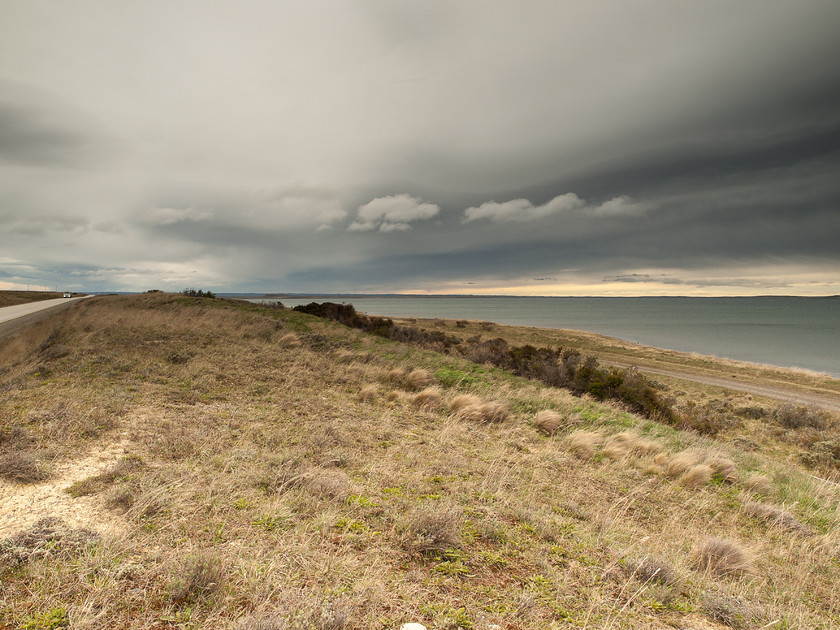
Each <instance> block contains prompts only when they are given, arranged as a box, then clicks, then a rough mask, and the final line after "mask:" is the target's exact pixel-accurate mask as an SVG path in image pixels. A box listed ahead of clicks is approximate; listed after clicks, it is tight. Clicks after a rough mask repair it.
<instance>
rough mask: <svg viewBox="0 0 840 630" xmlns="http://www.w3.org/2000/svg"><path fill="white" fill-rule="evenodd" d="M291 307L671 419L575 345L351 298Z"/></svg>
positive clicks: (629, 377) (622, 373)
mask: <svg viewBox="0 0 840 630" xmlns="http://www.w3.org/2000/svg"><path fill="white" fill-rule="evenodd" d="M294 310H296V311H299V312H302V313H308V314H309V315H315V316H316V317H322V318H325V319H331V320H333V321H337V322H339V323H342V324H344V325H345V326H349V327H351V328H358V329H361V330H364V331H366V332H369V333H371V334H374V335H379V336H380V337H385V338H386V339H393V340H394V341H400V342H402V343H408V344H413V345H417V346H423V347H426V348H430V349H432V350H437V351H439V352H457V353H458V354H460V355H461V356H463V357H464V358H466V359H468V360H469V361H472V362H474V363H489V364H491V365H494V366H496V367H499V368H501V369H503V370H507V371H509V372H512V373H513V374H516V375H517V376H522V377H525V378H529V379H533V380H538V381H541V382H543V383H545V384H546V385H550V386H552V387H563V388H566V389H569V390H571V391H572V392H574V393H575V394H578V395H580V394H585V393H586V394H589V395H591V396H593V397H594V398H595V399H597V400H607V399H613V400H619V401H621V402H623V403H624V404H625V405H627V406H628V407H629V408H630V409H631V410H632V411H633V412H635V413H639V414H642V415H644V416H647V417H648V418H652V419H655V420H661V421H664V422H668V423H672V424H673V423H675V421H676V414H675V412H674V410H673V408H672V407H671V404H670V403H669V402H668V401H666V400H663V399H662V398H661V397H660V396H659V394H657V392H656V391H655V389H654V388H653V387H652V386H651V384H650V383H649V382H648V381H647V380H646V379H645V378H644V377H643V376H641V375H640V374H638V373H637V372H636V371H635V370H619V369H603V368H601V367H599V365H598V360H597V359H596V358H595V357H591V356H590V357H583V356H581V354H580V351H578V350H575V349H566V350H564V349H563V348H558V349H556V350H553V349H551V348H536V347H534V346H531V345H525V346H510V345H509V344H508V343H507V341H505V340H504V339H501V338H497V339H488V340H484V339H482V338H481V336H480V335H477V336H475V337H470V338H469V339H468V340H466V341H465V342H462V341H461V340H460V339H458V338H456V337H454V336H452V335H448V334H446V333H445V332H442V331H438V330H434V331H427V330H422V329H419V328H414V327H411V326H398V325H396V324H394V322H393V321H392V320H391V319H387V318H384V317H374V316H370V315H363V314H361V313H357V312H356V309H355V308H354V307H353V305H352V304H335V303H332V302H324V303H321V304H319V303H317V302H311V303H309V304H306V305H301V306H296V307H295V308H294Z"/></svg>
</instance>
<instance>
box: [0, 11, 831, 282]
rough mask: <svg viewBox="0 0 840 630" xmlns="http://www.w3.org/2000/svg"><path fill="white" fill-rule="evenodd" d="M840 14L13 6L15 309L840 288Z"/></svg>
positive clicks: (10, 264) (8, 173) (2, 252)
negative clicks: (235, 296)
mask: <svg viewBox="0 0 840 630" xmlns="http://www.w3.org/2000/svg"><path fill="white" fill-rule="evenodd" d="M838 32H840V2H838V1H837V0H825V1H809V0H786V1H779V0H703V1H702V2H697V1H693V0H692V1H680V0H657V1H653V0H626V1H620V2H619V1H606V0H586V1H583V0H581V1H568V0H526V1H523V0H517V1H513V0H512V1H510V2H508V1H501V0H464V1H459V0H416V1H412V2H409V1H404V0H345V1H339V0H301V1H299V2H295V1H289V2H276V1H269V0H265V1H262V0H260V1H256V0H236V1H234V0H230V1H210V0H201V1H199V0H195V1H178V0H166V1H165V2H163V1H154V0H152V1H150V0H144V1H143V2H135V1H117V0H101V1H87V0H74V1H72V2H63V1H55V0H49V1H48V0H26V1H20V0H0V231H1V232H2V234H3V237H2V241H0V242H2V246H0V288H26V287H27V286H32V287H35V286H44V285H46V286H48V287H49V288H50V289H53V288H58V289H59V290H61V289H73V290H88V291H102V290H117V291H132V290H140V291H142V290H146V289H152V288H158V289H164V290H176V291H177V290H181V289H183V288H186V287H195V288H204V289H210V290H215V291H221V292H226V291H270V292H281V291H288V292H310V293H311V292H421V293H425V292H429V293H472V294H479V293H507V294H523V295H524V294H538V295H667V294H679V295H752V294H798V295H826V294H840V176H838V175H840V61H838V60H840V37H838Z"/></svg>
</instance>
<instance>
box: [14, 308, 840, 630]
mask: <svg viewBox="0 0 840 630" xmlns="http://www.w3.org/2000/svg"><path fill="white" fill-rule="evenodd" d="M446 330H447V332H450V331H458V332H459V334H460V333H461V332H463V334H465V335H475V334H479V333H480V332H481V331H480V328H479V327H478V325H477V324H476V323H467V324H466V325H465V326H464V327H463V328H459V327H456V326H454V325H451V324H447V325H446ZM507 330H508V329H507V328H505V327H498V328H497V330H496V331H494V334H496V333H498V334H506V331H507ZM292 332H293V333H294V335H295V336H296V337H297V339H298V340H299V341H300V342H301V345H299V346H297V347H291V346H288V345H286V342H284V341H281V340H282V339H283V336H284V335H286V334H290V333H292ZM517 334H519V333H517ZM526 334H527V335H530V337H528V339H530V341H528V340H525V339H524V338H523V340H522V341H518V340H516V339H514V338H511V339H510V341H511V342H517V343H520V344H521V343H529V342H532V343H534V345H538V346H544V345H549V342H550V339H549V337H550V336H551V335H553V334H554V333H553V332H552V331H538V330H532V331H526V332H522V335H523V337H524V335H526ZM540 335H544V336H545V339H542V338H538V337H539V336H540ZM555 345H556V344H555ZM358 348H364V351H363V352H362V351H359V350H357V349H358ZM351 349H356V350H351ZM460 361H461V360H460V359H457V358H454V357H452V356H447V357H445V359H444V358H442V357H441V356H440V355H437V354H435V353H433V352H430V351H425V350H424V351H420V350H417V349H416V348H409V347H408V346H406V345H403V344H398V343H392V342H390V341H384V340H382V339H379V338H373V337H368V336H366V335H364V334H362V333H360V332H357V331H348V330H347V329H346V328H344V327H343V326H339V325H334V324H330V323H327V322H322V321H318V320H315V319H312V318H310V317H307V316H304V315H302V314H299V313H295V312H291V311H282V310H277V309H272V310H266V309H261V308H259V307H255V306H250V305H243V304H241V303H235V302H225V301H224V300H203V301H202V300H190V299H186V298H183V297H182V296H168V295H164V294H162V295H153V296H145V295H143V296H115V297H102V298H99V297H97V298H93V299H91V300H87V301H85V302H81V303H79V304H78V305H74V306H73V307H71V308H69V309H67V310H66V311H64V312H63V314H61V315H60V316H58V317H56V318H54V319H52V320H49V321H46V322H41V323H40V324H38V325H36V326H33V327H32V328H31V329H27V330H26V331H25V334H24V335H20V336H18V337H15V338H10V339H7V340H5V341H3V342H0V391H2V392H3V395H2V396H0V451H2V452H4V453H8V452H11V451H12V450H20V451H26V452H30V453H33V454H45V453H46V454H49V457H48V458H47V460H48V461H50V462H51V463H52V464H53V474H54V476H53V477H52V478H50V479H45V480H35V481H34V482H31V483H27V484H21V483H17V482H12V481H9V480H5V479H3V480H0V518H3V520H0V525H4V526H7V527H8V523H9V520H10V519H8V518H5V512H4V511H5V510H7V509H8V506H9V505H23V506H26V505H27V504H26V500H27V499H26V497H28V496H30V497H34V496H36V494H35V493H37V492H41V491H44V492H45V493H47V494H48V495H49V497H50V500H51V501H55V502H56V503H55V505H56V506H58V507H60V508H61V509H62V510H66V513H67V514H68V518H67V519H65V525H62V527H61V528H58V527H55V526H50V527H52V529H50V531H47V529H49V528H45V527H42V526H39V527H34V523H35V521H34V520H26V519H28V518H29V515H26V514H23V513H22V512H15V514H16V515H21V514H23V515H22V516H16V517H15V518H21V524H20V528H19V529H20V532H19V533H18V532H17V530H15V531H14V532H13V533H12V534H4V535H5V536H6V538H5V539H3V540H0V555H2V556H3V557H4V558H6V559H7V560H9V561H8V562H7V565H6V566H5V568H4V567H3V566H0V580H2V583H3V588H2V589H0V619H2V620H3V621H2V622H0V627H3V626H4V625H7V626H9V627H10V628H12V627H26V624H30V623H36V622H37V623H40V622H41V620H43V619H48V615H50V614H52V612H55V611H57V610H58V609H59V608H61V609H62V610H63V611H64V613H62V614H63V616H60V615H57V613H56V615H55V618H56V619H58V618H59V617H60V618H61V619H66V620H69V621H70V622H71V623H72V624H73V625H74V626H77V627H80V628H87V629H90V630H105V629H106V628H116V627H118V628H126V629H128V630H140V629H141V628H163V627H184V628H187V627H193V628H196V629H198V628H208V629H209V628H214V629H216V628H218V629H220V630H236V629H240V630H241V629H254V630H278V629H280V628H282V629H284V630H290V629H295V630H303V629H305V628H325V629H344V628H360V629H367V630H373V629H378V628H383V627H387V628H398V627H400V625H401V624H403V623H405V622H407V621H418V622H421V623H423V624H424V625H425V626H426V627H428V628H457V627H461V628H469V627H472V628H475V629H480V628H488V627H490V625H491V624H497V625H498V626H500V627H505V628H517V629H519V630H536V629H542V628H552V627H555V628H562V627H586V628H612V629H613V630H615V629H617V628H642V629H645V630H654V629H656V630H658V629H660V628H664V627H720V626H719V624H720V623H730V624H737V623H741V622H740V621H739V620H738V615H739V614H740V615H741V617H742V618H744V619H745V621H744V622H743V623H744V625H745V626H746V627H750V625H751V624H752V625H754V626H755V627H761V626H762V625H764V626H767V624H769V623H771V622H774V621H775V620H778V619H781V620H782V621H781V622H780V623H779V624H777V625H778V626H779V627H784V626H785V625H786V626H787V627H791V628H793V627H803V628H804V627H826V628H827V627H831V624H832V623H834V619H835V618H836V616H837V613H838V611H840V593H838V592H837V589H836V584H837V583H838V581H840V567H838V565H837V564H836V557H837V553H838V550H840V500H838V495H837V490H836V486H834V485H833V484H832V483H831V482H833V481H836V478H835V477H830V476H828V475H826V477H825V479H824V480H821V479H816V478H815V477H814V476H809V474H811V475H813V474H814V473H809V472H808V471H805V470H800V469H799V468H798V467H797V466H798V465H797V463H796V462H797V461H798V459H797V456H798V451H797V450H795V449H802V448H807V444H806V443H805V442H802V443H801V444H794V443H793V442H789V441H786V440H784V439H782V438H781V437H777V435H776V433H775V432H780V431H782V428H781V427H780V425H779V424H778V423H777V422H775V421H774V420H773V419H772V418H764V419H760V418H758V419H745V420H744V422H745V423H746V424H745V427H746V428H745V431H746V430H747V429H748V430H749V440H751V442H750V443H752V442H755V443H756V444H757V445H758V446H756V447H755V448H753V447H750V449H747V448H745V447H742V446H741V445H740V444H741V442H739V443H738V444H737V445H736V444H734V442H733V441H730V440H729V439H728V438H727V439H725V440H720V441H713V440H709V439H707V438H701V437H698V436H697V435H696V434H693V433H689V432H682V431H678V430H676V429H675V428H673V427H668V426H663V425H660V424H657V423H655V422H651V421H649V420H645V419H643V418H640V417H638V416H635V415H633V414H630V413H628V412H627V411H626V410H625V409H622V408H620V407H618V406H614V405H603V404H599V403H597V402H595V401H593V400H590V399H585V398H578V397H575V396H573V395H571V394H570V393H569V392H566V391H562V390H557V389H553V388H550V387H545V386H543V385H537V384H534V383H532V382H529V381H526V380H523V379H520V378H515V377H513V376H511V375H509V374H506V373H504V372H503V371H501V370H498V369H493V370H488V369H486V368H484V367H482V366H479V365H474V364H471V363H468V362H466V361H463V362H462V363H461V362H460ZM443 365H445V366H447V367H446V369H447V370H449V371H458V372H461V373H463V374H468V375H469V379H463V380H462V379H451V384H448V385H447V388H446V390H445V393H446V398H447V400H448V404H447V405H446V406H447V407H448V410H449V416H448V417H447V416H446V415H445V414H443V413H440V414H439V412H438V411H437V410H430V409H428V408H421V407H418V403H419V402H421V401H423V400H424V398H426V394H424V391H426V390H427V388H431V386H432V384H433V383H429V384H426V385H424V386H423V387H419V388H414V387H412V386H410V385H408V384H407V381H408V376H409V374H410V373H412V372H414V371H425V372H426V373H427V374H434V373H440V371H441V366H443ZM389 373H390V376H389ZM384 381H389V382H390V384H389V385H387V386H386V385H385V384H384ZM372 383H377V384H376V385H373V384H372ZM447 383H449V381H447ZM433 393H435V390H434V389H431V391H430V392H428V394H429V395H428V399H429V400H433V399H434V396H432V395H431V394H433ZM418 396H419V398H418ZM437 396H438V397H441V394H440V393H439V392H437ZM714 397H717V398H720V396H719V394H717V393H715V394H714ZM708 398H712V396H708V397H707V399H708ZM415 399H416V402H415ZM444 402H445V401H444ZM731 404H732V405H733V407H734V406H738V405H741V406H743V405H747V404H752V402H751V401H744V400H733V401H732V402H731ZM549 409H550V410H552V412H554V413H556V414H557V415H559V416H560V418H561V423H562V426H560V427H559V428H558V427H557V426H556V422H552V421H551V420H552V418H551V417H550V416H548V417H543V416H541V415H538V412H540V410H549ZM438 414H439V415H438ZM540 418H542V419H543V420H546V422H545V424H544V427H545V428H542V429H541V428H540V421H539V419H540ZM500 420H503V421H500ZM553 420H554V421H556V418H554V419H553ZM750 422H753V423H754V424H749V423H750ZM762 422H763V423H764V424H763V425H762V424H761V423H762ZM572 428H574V429H576V430H575V431H574V432H572V433H570V434H569V435H568V436H565V438H559V437H558V438H552V439H545V438H544V437H541V436H540V435H539V434H538V433H537V431H543V432H546V433H551V432H554V434H555V435H558V434H559V435H563V433H564V432H566V431H571V430H572ZM810 431H815V430H814V429H812V428H809V427H804V428H802V429H796V432H799V433H800V435H799V437H800V438H803V439H804V437H805V436H806V435H810V433H808V432H810ZM822 431H823V433H821V434H820V435H819V436H817V437H818V438H819V439H823V438H824V437H825V436H826V433H825V432H826V431H828V429H823V430H822ZM744 439H746V438H744ZM115 444H116V445H119V446H120V449H121V450H120V451H119V452H127V453H130V454H131V456H130V457H129V458H128V459H126V460H118V461H116V462H115V459H114V458H110V459H101V460H100V459H97V458H96V457H93V455H94V454H96V453H100V452H106V451H107V452H112V453H116V451H114V450H113V448H112V447H113V446H114V445H115ZM12 445H13V446H14V449H12V448H11V447H12ZM123 447H124V450H123ZM109 448H110V449H111V450H110V451H109V450H108V449H109ZM114 457H116V454H115V455H114ZM82 461H85V462H88V463H87V464H85V465H86V466H88V468H85V469H84V470H80V471H78V472H77V473H76V474H75V476H74V475H72V474H71V473H72V471H73V469H74V466H76V465H79V464H80V462H82ZM695 466H706V467H708V468H710V469H711V470H712V471H713V474H712V480H711V482H709V483H706V484H705V485H703V486H702V489H701V490H694V491H687V490H686V489H684V488H683V487H682V486H681V485H680V484H681V483H682V482H681V481H680V480H681V478H682V477H683V475H685V474H686V473H687V472H689V471H691V470H692V467H695ZM669 468H671V474H670V476H669V475H668V474H667V473H668V469H669ZM677 471H679V472H677ZM739 471H740V472H741V473H742V474H741V478H742V480H741V481H739V482H738V486H737V487H733V486H732V485H729V484H730V483H732V478H733V475H734V476H737V475H738V472H739ZM68 475H69V476H68ZM753 478H764V479H765V480H769V479H773V482H772V484H769V486H768V487H767V488H766V491H765V492H764V494H765V495H766V496H765V498H763V499H762V500H761V505H762V506H763V507H760V508H759V507H756V506H754V505H752V504H750V503H749V502H750V501H752V502H753V503H757V500H756V493H755V492H753V493H750V492H748V491H747V489H748V488H749V487H750V484H752V483H753V482H752V479H753ZM768 483H769V482H768ZM68 487H69V488H70V489H71V492H70V493H68V492H64V490H65V489H66V488H68ZM738 488H744V491H743V492H741V491H740V490H739V489H738ZM47 491H49V492H47ZM27 493H30V494H27ZM37 496H40V495H37ZM774 504H775V505H778V506H782V507H778V508H777V507H775V505H774ZM37 507H38V505H37V503H33V509H37ZM93 507H96V509H90V508H93ZM777 510H781V511H782V512H788V513H789V514H791V515H793V514H795V518H796V519H797V520H798V522H800V523H802V524H803V525H804V524H807V526H808V527H811V528H812V531H811V533H809V534H808V535H803V534H804V532H803V534H800V533H799V530H797V531H794V530H791V529H787V528H785V526H784V525H783V523H785V522H787V521H786V520H785V518H784V517H781V518H779V512H778V511H777ZM70 516H72V522H71V519H70ZM36 520H37V519H36ZM24 521H25V522H24ZM59 529H60V530H61V531H60V532H59ZM5 531H8V530H5ZM85 531H87V532H91V533H90V535H89V536H88V535H85V534H83V533H82V532H85ZM27 532H29V533H27ZM38 532H40V533H38ZM93 532H95V533H93ZM792 534H796V535H792ZM26 536H29V538H26ZM0 538H2V537H0ZM25 538H26V539H25ZM27 540H28V541H29V542H27ZM704 540H706V541H708V542H707V544H705V545H702V546H700V545H698V546H696V547H695V548H694V550H693V551H692V549H693V546H694V545H695V543H696V541H704ZM727 540H729V541H739V542H738V543H737V544H736V545H735V547H736V549H737V550H739V551H740V555H737V554H736V557H735V558H734V560H733V558H732V557H731V556H732V554H728V553H727V552H726V551H725V549H723V550H722V546H723V545H725V544H728V543H725V541H727ZM715 541H719V542H715ZM11 549H16V550H17V551H14V552H12V551H10V550H11ZM744 550H749V553H746V552H745V551H744ZM3 554H5V555H3ZM0 565H2V562H0ZM12 565H14V566H12ZM744 572H747V573H746V574H744ZM683 578H684V579H683ZM715 598H717V599H715ZM736 602H737V604H736ZM739 604H743V606H746V607H747V608H748V609H749V610H748V611H746V614H744V613H745V610H743V609H741V608H739V607H738V605H739ZM727 620H728V621H727ZM42 625H43V624H42ZM36 627H37V626H36ZM768 627H772V626H768Z"/></svg>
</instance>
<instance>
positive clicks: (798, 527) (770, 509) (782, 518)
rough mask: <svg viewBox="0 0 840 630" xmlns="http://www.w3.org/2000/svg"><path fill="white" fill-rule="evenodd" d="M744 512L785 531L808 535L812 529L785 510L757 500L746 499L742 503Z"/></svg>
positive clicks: (811, 532)
mask: <svg viewBox="0 0 840 630" xmlns="http://www.w3.org/2000/svg"><path fill="white" fill-rule="evenodd" d="M744 513H745V514H747V515H748V516H752V517H753V518H756V519H758V520H759V521H762V522H763V523H765V524H766V525H767V526H768V527H777V528H779V529H781V530H783V531H786V532H793V533H797V534H803V535H810V534H813V533H814V530H813V529H811V528H810V527H808V526H807V525H805V524H804V523H802V522H800V521H799V519H797V518H796V517H795V516H794V515H793V514H791V513H790V512H788V511H787V510H783V509H782V508H779V507H776V506H775V505H768V504H766V503H760V502H758V501H748V502H747V503H745V504H744Z"/></svg>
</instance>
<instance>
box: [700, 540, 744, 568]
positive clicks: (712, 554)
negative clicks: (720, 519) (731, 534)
mask: <svg viewBox="0 0 840 630" xmlns="http://www.w3.org/2000/svg"><path fill="white" fill-rule="evenodd" d="M695 556H696V564H697V567H698V569H700V570H701V571H707V572H709V573H712V574H714V575H718V576H729V575H737V574H741V573H746V572H748V571H751V570H752V562H751V561H750V557H749V555H748V554H747V552H746V551H744V549H743V548H742V547H741V546H740V545H739V544H738V543H735V542H733V541H731V540H725V539H721V538H711V539H709V540H707V541H705V542H703V543H702V544H701V545H700V546H699V547H698V548H697V550H696V553H695Z"/></svg>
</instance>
